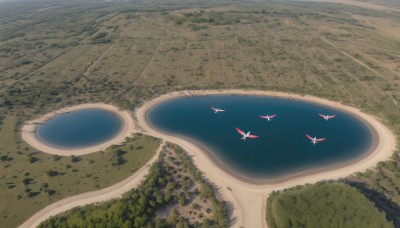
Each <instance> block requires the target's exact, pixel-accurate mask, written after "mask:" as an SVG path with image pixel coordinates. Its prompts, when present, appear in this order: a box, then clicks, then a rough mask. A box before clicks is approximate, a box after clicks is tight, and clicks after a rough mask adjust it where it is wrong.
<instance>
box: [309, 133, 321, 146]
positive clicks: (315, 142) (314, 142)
mask: <svg viewBox="0 0 400 228" xmlns="http://www.w3.org/2000/svg"><path fill="white" fill-rule="evenodd" d="M306 136H307V138H308V139H310V140H311V143H312V144H314V145H315V144H317V143H318V142H322V141H324V140H325V139H326V138H320V139H317V137H314V138H313V137H311V136H309V135H308V134H306Z"/></svg>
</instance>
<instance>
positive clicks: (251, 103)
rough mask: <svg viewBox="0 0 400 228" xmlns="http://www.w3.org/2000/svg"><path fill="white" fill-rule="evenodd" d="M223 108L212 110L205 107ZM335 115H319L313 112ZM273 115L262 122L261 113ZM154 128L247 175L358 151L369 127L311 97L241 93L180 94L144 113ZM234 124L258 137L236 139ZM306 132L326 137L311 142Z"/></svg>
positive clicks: (312, 164)
mask: <svg viewBox="0 0 400 228" xmlns="http://www.w3.org/2000/svg"><path fill="white" fill-rule="evenodd" d="M211 106H212V107H216V108H220V109H225V110H226V111H225V112H220V113H217V114H216V113H214V111H213V110H211V109H210V107H211ZM319 113H322V114H329V115H336V117H335V118H333V119H329V121H326V120H324V119H323V118H321V117H320V116H319V115H318V114H319ZM272 114H277V116H276V117H275V118H274V119H272V120H271V121H270V122H268V121H267V120H266V119H262V118H260V116H261V115H272ZM147 120H148V121H149V123H150V124H151V125H152V126H153V127H154V128H156V129H158V130H161V131H163V132H166V133H167V134H171V135H178V136H183V137H185V138H189V139H192V140H194V141H196V142H197V143H199V144H201V145H202V146H203V147H205V148H207V150H208V151H209V152H210V153H212V154H214V155H216V157H217V158H218V159H219V160H220V161H222V162H223V164H224V165H225V166H226V167H229V168H230V169H234V170H235V171H236V172H237V171H239V173H240V174H241V175H245V176H248V177H253V178H254V177H256V178H264V177H281V176H285V175H288V174H292V173H294V172H303V171H306V170H309V169H310V168H311V169H316V168H324V167H326V166H327V165H333V164H336V163H341V162H344V161H349V160H351V159H355V158H357V157H359V156H362V154H363V153H366V151H367V150H368V149H369V147H371V145H372V139H373V134H372V132H371V130H370V128H369V127H368V126H367V125H365V124H364V123H363V122H362V121H360V120H358V119H357V118H355V117H354V116H352V115H350V114H348V113H346V112H343V111H339V110H337V109H334V108H330V107H327V106H323V105H318V104H315V103H311V102H305V101H299V100H290V99H284V98H274V97H266V96H247V95H210V96H192V97H181V98H176V99H172V100H168V101H165V102H162V103H160V104H158V105H156V106H154V107H153V108H151V109H150V110H149V111H148V113H147ZM235 127H238V128H240V129H242V130H243V131H245V132H247V131H251V134H255V135H258V136H259V138H256V139H247V140H246V141H243V140H241V139H240V138H241V135H240V134H239V133H238V132H237V131H236V130H235ZM306 134H309V135H311V136H313V137H314V136H317V137H318V138H326V140H325V141H323V142H319V143H317V144H316V145H313V144H312V143H311V141H310V140H309V139H308V138H307V137H306Z"/></svg>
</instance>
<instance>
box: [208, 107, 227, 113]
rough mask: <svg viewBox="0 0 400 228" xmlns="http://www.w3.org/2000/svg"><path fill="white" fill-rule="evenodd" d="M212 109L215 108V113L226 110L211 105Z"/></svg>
mask: <svg viewBox="0 0 400 228" xmlns="http://www.w3.org/2000/svg"><path fill="white" fill-rule="evenodd" d="M211 109H212V110H214V113H218V112H225V110H223V109H219V108H214V107H211Z"/></svg>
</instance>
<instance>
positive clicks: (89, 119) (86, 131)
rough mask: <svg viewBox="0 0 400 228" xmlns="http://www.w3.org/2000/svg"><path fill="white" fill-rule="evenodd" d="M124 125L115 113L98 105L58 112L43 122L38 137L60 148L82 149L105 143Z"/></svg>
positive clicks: (38, 130) (37, 132) (37, 131)
mask: <svg viewBox="0 0 400 228" xmlns="http://www.w3.org/2000/svg"><path fill="white" fill-rule="evenodd" d="M122 127H123V121H122V119H121V118H120V117H119V116H118V115H117V114H115V113H113V112H110V111H107V110H103V109H96V108H88V109H81V110H76V111H71V112H68V113H64V114H61V115H58V116H56V117H54V118H52V119H50V120H48V121H47V122H45V123H43V124H41V125H40V126H39V127H38V129H37V130H36V136H37V138H38V139H39V140H40V141H42V142H44V143H45V144H48V145H50V146H52V147H56V148H67V149H73V148H81V147H89V146H93V145H97V144H101V143H103V142H105V141H107V140H110V139H112V138H113V137H114V136H116V135H117V134H118V133H119V131H120V130H121V129H122Z"/></svg>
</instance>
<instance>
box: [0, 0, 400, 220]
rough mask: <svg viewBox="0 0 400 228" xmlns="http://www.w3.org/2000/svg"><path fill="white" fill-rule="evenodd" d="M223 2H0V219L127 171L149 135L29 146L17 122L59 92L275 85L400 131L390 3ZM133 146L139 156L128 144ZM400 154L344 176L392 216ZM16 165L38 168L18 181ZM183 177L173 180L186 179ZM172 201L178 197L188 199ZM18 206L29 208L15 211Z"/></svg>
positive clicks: (398, 52) (68, 98) (134, 97)
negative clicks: (67, 149)
mask: <svg viewBox="0 0 400 228" xmlns="http://www.w3.org/2000/svg"><path fill="white" fill-rule="evenodd" d="M368 2H372V3H374V1H373V0H368ZM225 3H227V1H225V0H217V1H212V2H210V1H195V2H194V1H178V2H170V1H168V2H159V3H157V4H156V3H154V2H144V1H135V2H129V1H113V2H108V1H97V0H88V1H75V0H73V1H56V2H54V1H49V0H43V1H22V2H21V1H5V2H1V3H0V180H1V183H2V184H0V201H1V202H2V205H5V206H4V207H2V208H1V209H0V214H1V218H0V221H1V224H2V225H3V226H5V227H14V226H16V225H18V224H19V223H21V222H22V221H24V220H25V219H27V218H28V217H29V216H30V215H32V214H33V213H34V212H35V211H36V210H38V209H40V208H43V207H44V206H45V205H48V204H50V203H52V202H54V201H56V200H59V199H61V198H64V197H66V196H70V195H75V194H78V193H81V192H83V191H89V190H94V189H98V188H103V187H105V186H108V185H111V184H112V183H113V181H117V180H121V179H123V178H124V177H126V176H127V175H128V174H129V173H131V172H134V171H135V169H136V167H139V166H140V165H141V164H143V162H144V161H145V160H146V159H148V158H149V156H150V155H151V151H153V150H154V149H155V147H156V145H157V140H155V139H151V138H149V137H147V136H140V135H136V136H135V137H134V138H133V139H132V140H133V141H130V142H129V143H127V144H126V145H129V146H128V147H127V148H125V146H123V147H124V148H121V150H123V151H135V153H130V152H128V153H126V154H123V155H121V154H120V153H115V151H116V149H117V148H109V149H108V150H107V151H106V152H104V153H103V152H100V153H97V154H93V155H88V156H80V157H76V158H73V157H57V156H50V155H46V154H42V153H38V152H37V151H35V150H33V149H32V148H29V147H28V146H27V145H26V144H25V143H24V142H23V141H22V140H21V139H20V137H19V132H18V131H19V129H20V127H21V124H22V123H23V122H24V121H26V120H28V119H32V118H33V117H34V116H37V115H40V114H44V113H46V112H48V111H51V110H54V109H58V108H61V107H65V106H67V105H73V104H80V103H85V102H98V101H101V102H106V103H112V104H115V105H117V106H119V107H121V108H126V109H133V108H135V107H137V106H138V105H140V104H141V103H142V102H143V101H145V100H148V99H150V98H153V97H155V96H157V95H160V94H164V93H166V92H170V91H176V90H184V89H194V90H199V89H223V88H239V89H260V90H277V91H284V92H291V93H298V94H310V95H315V96H318V97H323V98H327V99H331V100H335V101H340V102H342V103H345V104H348V105H351V106H355V107H357V108H360V109H362V110H363V111H365V112H368V113H371V114H373V115H375V116H377V117H378V118H380V119H381V120H382V122H384V123H385V124H386V125H387V126H389V127H390V128H391V129H392V130H393V131H394V132H395V134H396V135H397V139H398V140H400V137H399V136H400V116H399V113H400V89H399V84H400V79H399V75H398V72H399V70H400V62H399V59H400V36H399V34H400V28H399V26H398V25H399V24H400V23H399V22H400V17H399V14H398V13H397V12H396V8H399V7H400V6H399V3H398V2H396V1H392V0H384V1H379V5H381V6H382V4H383V5H385V4H390V7H389V8H390V10H379V9H374V8H367V9H366V8H361V7H357V6H347V5H344V4H335V3H322V2H318V3H312V4H311V3H307V2H257V3H256V2H253V3H250V2H247V3H243V2H229V4H225ZM199 6H200V9H199ZM130 146H132V147H130ZM140 146H142V148H140ZM136 152H137V154H139V153H143V154H146V156H142V157H138V158H136V157H130V156H131V155H133V154H136ZM79 159H80V160H79ZM136 159H138V160H136ZM141 159H143V160H141ZM136 161H140V164H138V163H137V162H136ZM399 161H400V154H399V152H395V153H394V155H393V159H392V160H391V161H387V162H383V163H381V164H379V165H378V166H377V168H376V169H371V170H368V171H366V172H363V173H358V174H356V175H354V176H352V177H349V178H347V179H346V183H348V184H349V185H351V186H354V187H356V188H357V189H359V191H360V192H362V193H363V194H364V195H365V196H366V197H367V198H368V199H370V200H371V201H372V202H374V203H375V205H376V206H377V207H378V208H379V209H380V210H383V211H385V213H386V216H387V217H388V219H389V220H390V221H393V222H394V224H395V225H396V226H399V224H400V221H399V220H398V215H399V214H400V209H399V205H400V197H399V188H400V179H399V175H400V169H399V166H398V162H399ZM171 164H173V163H172V162H171ZM100 167H101V168H100ZM104 167H105V168H104ZM28 170H29V172H30V175H29V176H24V174H25V173H26V172H27V171H28ZM48 171H52V172H51V173H53V172H57V173H59V175H57V176H49V175H48V174H47V172H48ZM103 171H104V173H103ZM98 172H100V173H98ZM177 172H178V171H177ZM61 174H63V175H61ZM181 175H182V177H181V178H183V180H185V179H184V178H185V177H184V175H183V174H181ZM25 178H31V179H33V180H34V181H32V182H29V183H28V182H27V185H25V184H24V183H23V180H24V179H25ZM43 183H47V187H46V188H44V187H42V184H43ZM168 184H169V183H166V186H168ZM190 184H191V183H190V181H188V180H186V182H183V186H184V187H185V186H186V187H185V188H188V186H190ZM169 185H170V186H171V185H173V184H169ZM174 187H176V186H174ZM171 188H172V187H171ZM200 189H201V188H199V191H200ZM205 190H207V189H206V188H205ZM206 192H207V191H206ZM43 193H45V194H43ZM202 194H205V195H208V193H202ZM165 197H167V198H168V197H172V196H171V195H170V196H165ZM181 201H182V204H183V205H186V203H187V200H186V198H185V199H184V198H183V196H182V200H181ZM22 205H23V206H24V208H26V210H24V211H20V210H19V209H20V208H21V207H22ZM202 208H205V207H202ZM192 211H194V212H193V213H192V214H194V213H197V212H196V210H194V209H193V210H192ZM172 214H173V213H172ZM200 214H201V215H200ZM207 215H208V213H205V212H202V213H197V214H196V215H194V216H200V217H201V216H203V217H207ZM172 218H174V214H173V216H172ZM172 218H171V219H172Z"/></svg>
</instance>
